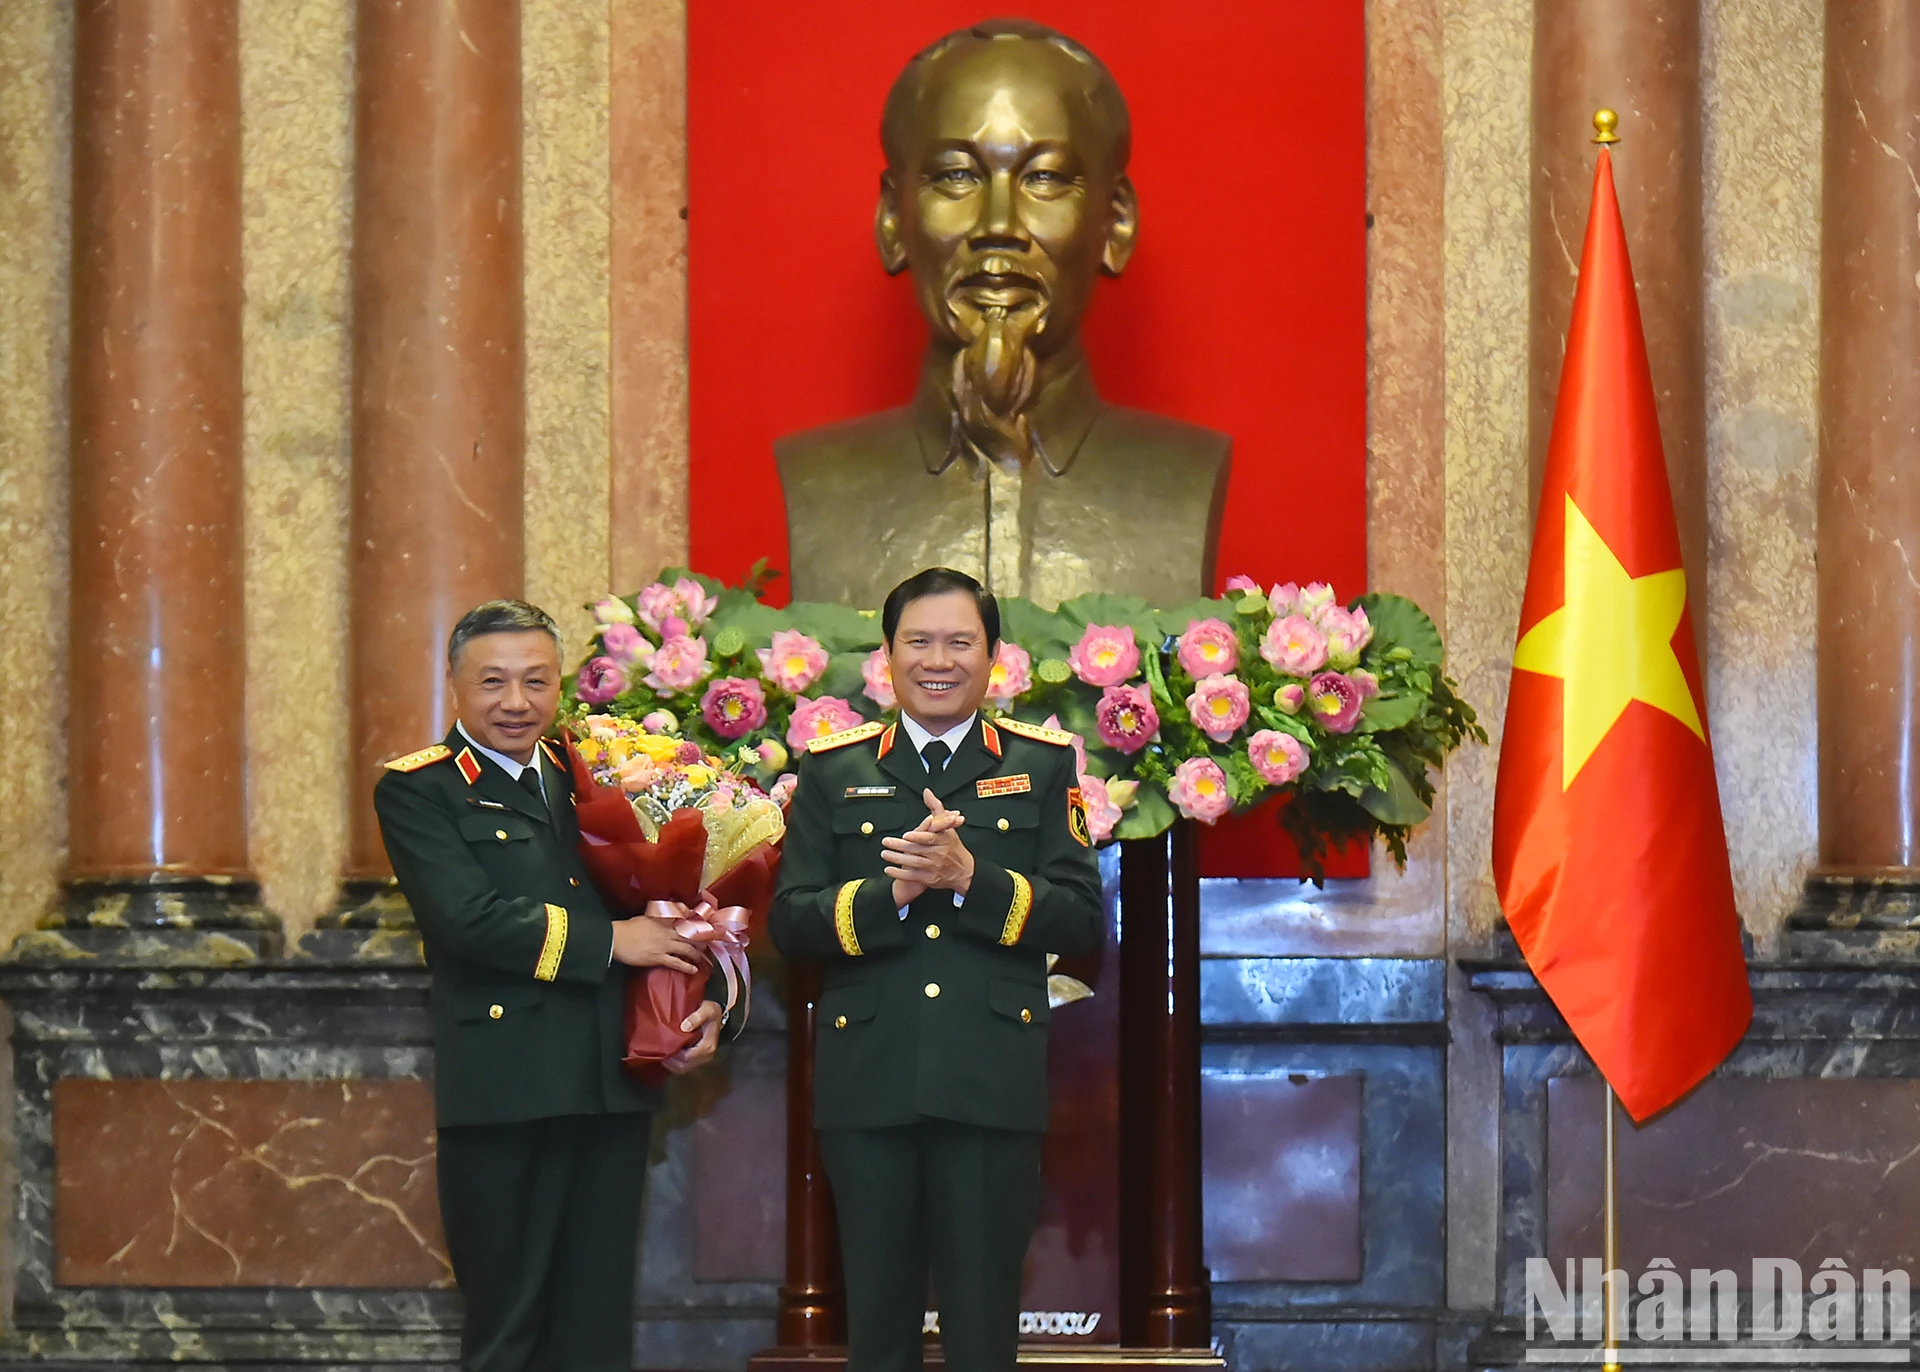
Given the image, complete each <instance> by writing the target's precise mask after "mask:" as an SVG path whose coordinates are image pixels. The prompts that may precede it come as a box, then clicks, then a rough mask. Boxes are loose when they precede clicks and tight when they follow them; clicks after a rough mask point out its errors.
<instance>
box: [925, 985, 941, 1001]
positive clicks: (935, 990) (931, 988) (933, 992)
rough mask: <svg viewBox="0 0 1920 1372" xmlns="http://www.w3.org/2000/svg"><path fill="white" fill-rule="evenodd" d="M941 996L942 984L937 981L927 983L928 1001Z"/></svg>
mask: <svg viewBox="0 0 1920 1372" xmlns="http://www.w3.org/2000/svg"><path fill="white" fill-rule="evenodd" d="M939 994H940V983H939V982H937V981H930V982H928V983H927V999H928V1000H932V999H933V998H934V997H935V996H937V995H939Z"/></svg>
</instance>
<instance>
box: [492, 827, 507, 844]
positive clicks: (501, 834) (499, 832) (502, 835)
mask: <svg viewBox="0 0 1920 1372" xmlns="http://www.w3.org/2000/svg"><path fill="white" fill-rule="evenodd" d="M493 836H494V837H495V838H497V839H499V840H501V841H502V842H505V841H506V837H507V831H506V830H505V829H495V830H494V831H493Z"/></svg>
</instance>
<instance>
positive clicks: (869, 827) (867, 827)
mask: <svg viewBox="0 0 1920 1372" xmlns="http://www.w3.org/2000/svg"><path fill="white" fill-rule="evenodd" d="M860 832H861V833H863V834H870V833H872V832H873V821H872V820H868V821H867V822H866V823H865V824H862V825H861V826H860Z"/></svg>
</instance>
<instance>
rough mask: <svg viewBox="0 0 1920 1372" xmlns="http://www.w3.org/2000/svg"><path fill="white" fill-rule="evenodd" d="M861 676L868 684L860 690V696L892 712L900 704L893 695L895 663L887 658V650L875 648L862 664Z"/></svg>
mask: <svg viewBox="0 0 1920 1372" xmlns="http://www.w3.org/2000/svg"><path fill="white" fill-rule="evenodd" d="M860 675H861V676H863V677H865V678H866V682H867V684H866V685H865V686H862V687H861V688H860V694H861V695H863V696H865V697H866V698H867V699H868V700H871V701H872V702H873V703H874V704H875V705H878V706H879V707H880V708H881V709H883V710H891V709H892V708H893V707H894V706H896V705H898V704H899V703H900V702H899V701H898V700H896V699H894V695H893V663H892V662H891V661H890V660H889V659H888V657H887V650H886V649H885V648H875V649H874V650H873V651H872V652H870V653H868V654H867V660H866V661H865V662H863V663H861V664H860Z"/></svg>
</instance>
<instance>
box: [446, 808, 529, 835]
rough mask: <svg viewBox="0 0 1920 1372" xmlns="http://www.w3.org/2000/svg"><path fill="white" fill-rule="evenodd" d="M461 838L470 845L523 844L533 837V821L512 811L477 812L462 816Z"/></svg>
mask: <svg viewBox="0 0 1920 1372" xmlns="http://www.w3.org/2000/svg"><path fill="white" fill-rule="evenodd" d="M460 837H461V838H463V839H465V840H466V841H467V842H468V843H521V842H524V841H526V840H527V839H530V838H532V837H533V821H532V820H530V819H528V818H527V817H526V816H525V815H517V814H515V813H513V811H511V810H475V811H474V812H473V813H472V814H470V815H462V816H460Z"/></svg>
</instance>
